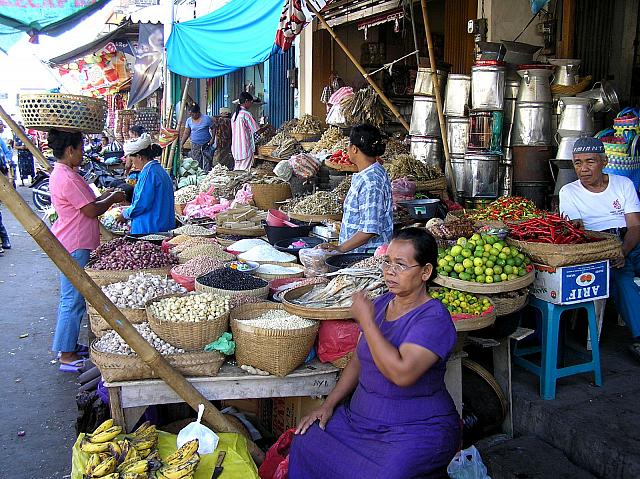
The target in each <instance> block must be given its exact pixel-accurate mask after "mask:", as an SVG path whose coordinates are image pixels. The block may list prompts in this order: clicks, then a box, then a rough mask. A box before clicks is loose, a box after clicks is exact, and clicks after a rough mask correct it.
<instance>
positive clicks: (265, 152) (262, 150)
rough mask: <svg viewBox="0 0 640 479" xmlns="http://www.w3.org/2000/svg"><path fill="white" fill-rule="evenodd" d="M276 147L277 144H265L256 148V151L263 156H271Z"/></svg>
mask: <svg viewBox="0 0 640 479" xmlns="http://www.w3.org/2000/svg"><path fill="white" fill-rule="evenodd" d="M276 148H277V147H275V146H266V145H263V146H259V147H258V148H257V149H256V153H258V154H259V155H261V156H271V153H273V152H274V150H275V149H276Z"/></svg>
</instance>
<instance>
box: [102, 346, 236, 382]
mask: <svg viewBox="0 0 640 479" xmlns="http://www.w3.org/2000/svg"><path fill="white" fill-rule="evenodd" d="M90 352H91V361H92V362H93V364H95V365H96V366H97V367H98V369H99V370H100V374H102V378H103V379H104V380H105V382H115V381H135V380H139V379H155V378H159V377H160V375H159V374H158V373H157V371H154V370H153V369H152V368H150V367H149V366H148V365H147V364H146V363H145V362H144V361H143V360H142V359H140V358H139V357H138V356H135V355H134V356H128V355H124V354H113V353H105V352H102V351H98V350H97V349H96V348H95V342H94V343H92V344H91V349H90ZM165 359H166V360H167V361H169V364H171V366H173V367H174V368H175V369H177V370H178V371H179V372H181V373H182V374H183V375H184V376H196V377H211V376H217V375H218V371H220V367H221V366H222V364H223V363H224V356H223V355H222V354H220V353H218V352H217V351H212V352H205V351H187V352H186V353H182V354H173V355H169V356H165Z"/></svg>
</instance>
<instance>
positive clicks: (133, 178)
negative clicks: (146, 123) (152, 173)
mask: <svg viewBox="0 0 640 479" xmlns="http://www.w3.org/2000/svg"><path fill="white" fill-rule="evenodd" d="M144 132H145V131H144V127H143V126H142V125H133V126H132V127H131V128H129V138H130V139H131V140H136V139H138V138H140V137H141V136H142V134H143V133H144ZM124 175H125V176H126V177H127V183H129V184H130V185H131V186H135V185H136V182H137V181H138V176H140V171H139V170H136V169H135V168H134V166H133V160H132V159H131V158H130V157H129V156H127V155H125V157H124Z"/></svg>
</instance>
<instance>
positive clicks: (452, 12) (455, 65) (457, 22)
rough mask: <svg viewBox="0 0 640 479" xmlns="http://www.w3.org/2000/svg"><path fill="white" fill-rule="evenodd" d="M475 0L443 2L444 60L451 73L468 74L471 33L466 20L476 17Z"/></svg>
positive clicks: (471, 48)
mask: <svg viewBox="0 0 640 479" xmlns="http://www.w3.org/2000/svg"><path fill="white" fill-rule="evenodd" d="M477 13H478V2H477V0H446V1H445V4H444V61H445V62H447V63H450V64H451V73H464V74H469V72H470V71H471V65H472V63H473V48H474V43H473V35H470V34H468V33H467V21H468V20H471V19H473V18H476V17H477Z"/></svg>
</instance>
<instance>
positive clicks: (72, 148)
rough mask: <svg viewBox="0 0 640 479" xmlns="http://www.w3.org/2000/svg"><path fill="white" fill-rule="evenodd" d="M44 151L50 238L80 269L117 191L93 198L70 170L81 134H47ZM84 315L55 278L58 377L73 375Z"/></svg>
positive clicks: (78, 157)
mask: <svg viewBox="0 0 640 479" xmlns="http://www.w3.org/2000/svg"><path fill="white" fill-rule="evenodd" d="M48 143H49V147H50V148H51V149H52V150H53V155H54V156H55V158H56V161H55V164H54V166H53V171H52V172H51V177H50V181H49V190H50V191H51V203H52V204H53V207H54V208H55V210H56V212H57V213H58V219H57V220H56V221H55V222H54V223H53V225H52V227H51V232H52V233H53V234H54V236H55V237H56V238H58V240H59V241H60V243H62V246H64V248H65V249H66V250H67V251H68V252H69V254H70V255H71V256H72V257H73V259H74V260H75V261H76V262H77V263H78V264H79V265H80V266H81V267H84V266H86V264H87V263H88V262H89V253H90V252H91V251H92V250H94V249H96V248H97V247H98V246H99V245H100V229H99V225H98V217H99V216H100V215H102V214H103V213H104V212H106V211H107V210H108V209H109V208H110V207H111V205H113V204H115V203H120V202H122V201H124V200H125V195H124V193H123V192H122V191H113V190H107V191H105V192H104V193H103V194H102V195H101V196H99V197H98V198H96V196H95V194H94V193H93V191H92V190H91V188H90V187H89V185H88V184H87V182H86V181H85V180H84V179H83V178H82V176H80V175H79V174H78V172H77V171H76V168H77V167H78V166H80V164H81V163H82V155H83V152H84V142H83V138H82V133H80V132H79V131H78V132H67V131H60V130H57V129H52V130H50V131H49V135H48ZM85 311H86V303H85V300H84V298H83V297H82V294H80V292H79V291H78V290H77V289H76V288H75V287H74V286H73V284H71V282H70V281H69V280H68V279H67V278H66V276H64V275H63V274H61V275H60V304H59V306H58V321H57V324H56V330H55V334H54V337H53V347H52V349H53V351H55V352H59V353H60V357H59V362H60V371H64V372H79V370H80V368H81V367H82V366H83V359H82V356H83V355H85V356H86V355H87V353H88V349H87V346H83V345H79V344H78V335H79V333H80V323H81V322H82V317H83V316H84V313H85Z"/></svg>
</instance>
